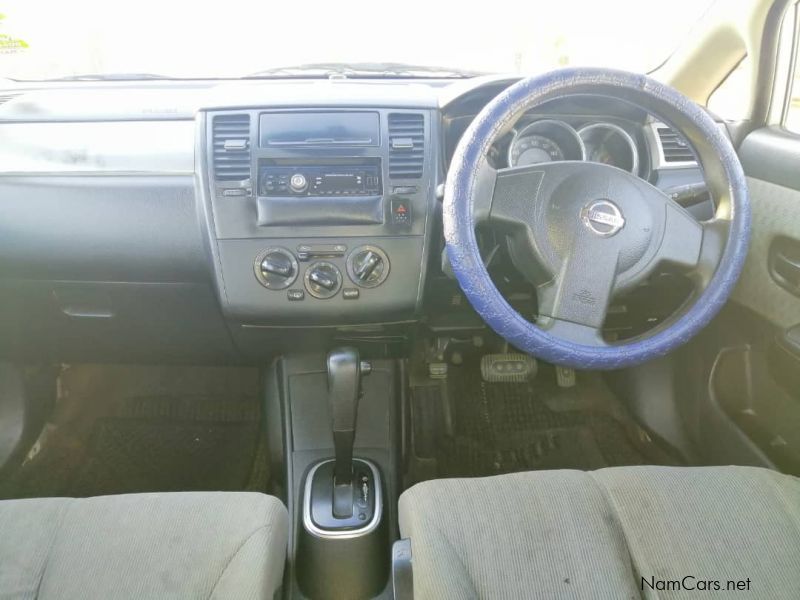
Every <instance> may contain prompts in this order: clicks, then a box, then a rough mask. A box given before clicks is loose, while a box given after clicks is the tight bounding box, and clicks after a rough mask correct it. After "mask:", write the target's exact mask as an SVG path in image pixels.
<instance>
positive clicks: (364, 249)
mask: <svg viewBox="0 0 800 600" xmlns="http://www.w3.org/2000/svg"><path fill="white" fill-rule="evenodd" d="M347 274H348V275H349V276H350V279H352V280H353V283H355V284H356V285H358V286H360V287H364V288H374V287H377V286H379V285H380V284H382V283H383V282H384V281H386V277H388V275H389V257H388V256H386V253H385V252H384V251H383V250H381V249H380V248H378V247H377V246H359V247H358V248H356V249H354V250H353V251H352V252H351V253H350V256H349V257H348V259H347Z"/></svg>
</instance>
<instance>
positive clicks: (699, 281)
mask: <svg viewBox="0 0 800 600" xmlns="http://www.w3.org/2000/svg"><path fill="white" fill-rule="evenodd" d="M664 201H665V203H664V206H665V209H666V219H665V231H664V239H663V241H662V244H661V247H660V248H659V251H658V254H657V259H656V261H655V262H666V263H670V264H673V265H675V266H677V267H679V268H681V269H683V270H684V271H686V272H687V273H688V274H689V275H690V277H691V278H692V279H693V280H694V282H695V285H697V286H698V287H699V288H700V289H703V288H705V286H706V285H707V284H708V282H709V281H710V280H711V277H712V276H713V275H714V273H715V272H716V269H717V267H718V266H719V263H720V261H721V260H722V255H723V252H724V251H725V243H726V241H727V239H728V233H729V230H730V221H729V220H728V219H723V218H714V219H712V220H710V221H705V222H699V221H697V220H696V219H695V218H694V216H692V214H691V213H690V212H689V211H687V210H686V209H685V208H683V207H682V206H680V205H678V204H677V203H675V202H673V201H672V200H671V199H669V198H667V197H666V196H664Z"/></svg>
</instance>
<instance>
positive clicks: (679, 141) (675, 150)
mask: <svg viewBox="0 0 800 600" xmlns="http://www.w3.org/2000/svg"><path fill="white" fill-rule="evenodd" d="M656 133H657V134H658V142H659V144H661V153H662V155H663V156H664V162H665V163H667V164H674V163H694V162H696V159H695V157H694V152H692V149H691V147H690V146H689V144H688V143H687V142H686V140H685V139H684V138H683V136H681V135H680V134H678V132H676V131H675V130H674V129H672V128H671V127H667V126H666V125H662V124H658V125H656Z"/></svg>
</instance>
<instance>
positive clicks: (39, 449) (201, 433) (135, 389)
mask: <svg viewBox="0 0 800 600" xmlns="http://www.w3.org/2000/svg"><path fill="white" fill-rule="evenodd" d="M59 386H60V389H61V391H60V394H59V402H58V404H57V406H56V411H55V413H54V416H53V417H52V418H51V420H50V422H49V423H48V425H47V426H46V427H45V430H44V432H43V433H42V435H41V436H40V438H39V441H38V442H37V445H36V446H35V447H34V449H33V450H32V451H31V452H30V453H29V454H28V458H27V459H26V460H25V462H24V463H23V464H22V466H20V467H19V468H18V469H17V470H16V471H15V472H13V473H11V474H10V476H9V477H8V478H7V479H6V480H5V481H3V482H1V483H0V497H3V498H23V497H44V496H73V497H82V496H98V495H106V494H124V493H136V492H169V491H216V490H220V491H234V490H246V489H253V490H259V491H266V487H267V478H268V466H267V465H268V461H267V456H266V447H265V444H264V436H263V435H262V434H261V432H262V421H261V418H262V417H261V410H260V403H259V401H258V376H257V373H256V372H255V371H254V372H253V373H251V372H249V370H247V369H224V368H185V367H171V368H148V367H88V366H87V367H83V366H81V367H72V368H71V371H70V372H66V373H64V374H62V376H61V378H60V381H59Z"/></svg>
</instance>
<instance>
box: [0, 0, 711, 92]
mask: <svg viewBox="0 0 800 600" xmlns="http://www.w3.org/2000/svg"><path fill="white" fill-rule="evenodd" d="M710 4H711V1H710V0H658V1H657V2H650V1H645V0H557V1H555V2H548V3H544V2H537V1H532V0H522V1H517V0H507V1H505V2H494V3H487V4H482V5H481V6H482V8H481V9H480V10H477V9H476V8H475V7H474V6H475V5H473V4H472V3H470V2H464V1H457V2H435V1H434V2H431V1H430V0H396V1H395V2H387V1H385V0H384V1H382V2H375V1H374V0H372V1H369V2H362V1H356V0H328V1H326V2H269V1H267V2H252V0H223V1H219V2H218V1H216V0H208V1H206V2H197V1H196V0H194V1H192V2H183V1H178V0H136V1H135V2H133V1H125V0H120V1H119V2H113V1H109V0H71V1H69V2H65V1H64V0H0V14H1V15H2V19H1V20H0V77H7V78H11V79H54V78H65V77H67V78H76V77H77V78H79V79H80V78H85V79H92V78H96V77H97V76H98V75H99V76H114V75H116V76H117V78H132V79H142V78H148V77H153V76H163V77H176V78H194V77H197V78H213V77H243V76H248V75H253V74H261V76H287V75H288V76H300V75H302V73H298V72H297V71H296V70H295V71H291V72H283V73H282V72H281V71H278V72H274V73H270V71H269V70H270V69H275V68H277V67H287V66H288V67H297V66H302V65H306V64H308V63H324V64H325V65H330V64H331V63H339V64H345V65H351V64H355V63H359V64H364V63H369V70H371V71H380V70H381V69H380V68H379V67H380V64H379V63H393V64H392V65H391V67H392V68H389V69H386V71H388V75H390V76H391V75H392V74H395V75H402V73H401V70H400V69H399V68H398V66H397V64H398V63H402V64H411V65H414V67H415V69H413V70H411V71H413V72H414V73H416V74H419V75H425V73H424V69H422V67H426V66H432V67H436V68H439V69H440V70H439V71H436V70H434V71H432V72H431V73H430V74H429V75H428V76H431V77H434V76H459V75H464V76H466V75H469V74H474V72H485V73H498V72H503V73H537V72H541V71H544V70H547V69H552V68H555V67H559V66H564V65H585V66H588V65H592V66H609V67H616V68H621V69H628V70H632V71H639V72H646V71H650V70H652V69H654V68H655V67H657V66H658V65H659V64H660V63H661V62H663V61H664V60H665V59H666V58H668V56H669V55H670V53H671V52H672V51H673V50H674V49H675V47H676V46H677V45H678V43H679V42H680V41H681V40H682V39H683V38H684V37H685V36H686V35H687V33H688V32H689V30H690V29H691V27H692V25H693V24H694V23H695V22H696V21H697V20H698V19H699V18H700V17H701V16H702V15H703V14H704V13H705V12H706V10H707V9H708V7H709V5H710ZM265 71H266V73H265ZM411 71H409V72H411ZM460 71H466V73H463V74H462V73H460ZM310 74H311V75H313V74H314V73H310ZM320 74H321V73H319V72H317V75H320Z"/></svg>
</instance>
